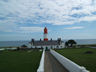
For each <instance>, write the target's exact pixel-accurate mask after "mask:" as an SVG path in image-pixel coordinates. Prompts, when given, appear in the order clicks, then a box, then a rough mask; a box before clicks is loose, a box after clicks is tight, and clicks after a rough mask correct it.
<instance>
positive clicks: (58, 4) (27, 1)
mask: <svg viewBox="0 0 96 72" xmlns="http://www.w3.org/2000/svg"><path fill="white" fill-rule="evenodd" d="M95 11H96V1H95V0H94V1H93V0H8V1H7V2H5V1H3V0H0V17H5V18H6V19H7V18H10V19H12V20H14V23H20V22H22V24H23V23H24V24H25V21H26V19H29V20H31V21H32V24H43V23H49V24H53V25H71V24H74V23H75V22H78V21H83V18H84V17H85V16H84V17H82V18H75V17H72V16H71V15H73V14H80V15H81V14H82V15H83V14H86V15H88V16H86V18H88V17H89V16H90V17H91V16H92V12H95ZM93 16H94V15H93ZM93 16H92V17H93ZM79 19H80V20H79ZM92 20H93V19H92ZM92 20H87V21H92ZM94 20H95V18H94ZM2 21H3V20H2ZM26 24H27V23H26Z"/></svg>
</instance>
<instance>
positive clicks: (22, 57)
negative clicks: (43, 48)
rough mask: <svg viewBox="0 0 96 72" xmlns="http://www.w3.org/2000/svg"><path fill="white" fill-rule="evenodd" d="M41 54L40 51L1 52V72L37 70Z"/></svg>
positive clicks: (29, 71) (30, 71)
mask: <svg viewBox="0 0 96 72" xmlns="http://www.w3.org/2000/svg"><path fill="white" fill-rule="evenodd" d="M41 55H42V52H40V51H31V52H28V51H4V52H0V72H36V71H37V68H38V66H39V62H40V59H41Z"/></svg>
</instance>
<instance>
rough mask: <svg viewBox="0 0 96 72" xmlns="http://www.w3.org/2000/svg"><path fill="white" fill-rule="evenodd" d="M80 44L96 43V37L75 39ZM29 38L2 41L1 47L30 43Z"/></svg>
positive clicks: (0, 42)
mask: <svg viewBox="0 0 96 72" xmlns="http://www.w3.org/2000/svg"><path fill="white" fill-rule="evenodd" d="M74 40H75V41H76V42H77V44H78V45H85V44H96V39H74ZM63 41H64V42H66V41H67V39H66V40H65V39H64V40H63ZM29 42H30V41H29V40H26V41H0V47H18V46H21V45H23V44H25V45H28V44H29Z"/></svg>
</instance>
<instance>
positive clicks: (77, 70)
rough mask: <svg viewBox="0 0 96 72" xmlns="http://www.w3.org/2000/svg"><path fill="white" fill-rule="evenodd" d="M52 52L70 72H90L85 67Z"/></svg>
mask: <svg viewBox="0 0 96 72" xmlns="http://www.w3.org/2000/svg"><path fill="white" fill-rule="evenodd" d="M50 52H51V54H52V55H53V56H54V57H55V58H56V59H57V60H58V61H59V62H60V63H61V64H62V65H63V66H64V67H65V68H66V69H67V70H68V71H69V72H89V71H88V70H86V69H85V67H82V66H79V65H77V64H76V63H74V62H72V61H71V60H69V59H67V58H66V57H64V56H62V55H60V54H59V53H57V52H56V51H54V50H50Z"/></svg>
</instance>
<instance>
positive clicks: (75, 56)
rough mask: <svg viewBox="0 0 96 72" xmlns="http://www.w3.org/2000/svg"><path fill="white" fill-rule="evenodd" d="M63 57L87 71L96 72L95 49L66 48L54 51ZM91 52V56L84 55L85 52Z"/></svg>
mask: <svg viewBox="0 0 96 72" xmlns="http://www.w3.org/2000/svg"><path fill="white" fill-rule="evenodd" d="M56 51H57V52H59V53H60V54H62V55H63V56H65V57H67V58H68V59H70V60H72V61H74V62H75V63H77V64H79V65H80V66H85V67H86V68H87V70H90V71H91V72H96V49H91V48H79V49H76V48H72V49H71V48H70V49H69V48H68V49H67V48H66V49H61V50H56ZM87 51H91V52H93V53H92V54H86V53H85V52H87Z"/></svg>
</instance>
